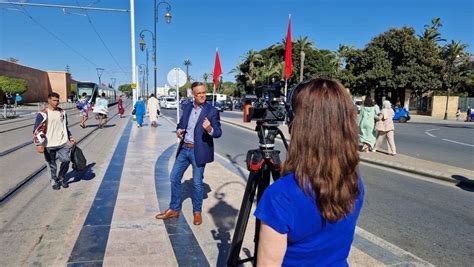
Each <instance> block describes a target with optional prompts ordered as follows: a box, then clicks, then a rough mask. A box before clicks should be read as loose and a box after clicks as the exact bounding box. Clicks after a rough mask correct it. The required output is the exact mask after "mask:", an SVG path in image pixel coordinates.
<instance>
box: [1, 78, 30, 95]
mask: <svg viewBox="0 0 474 267" xmlns="http://www.w3.org/2000/svg"><path fill="white" fill-rule="evenodd" d="M26 90H28V82H27V81H25V80H23V79H16V78H10V77H7V76H0V91H1V92H2V93H4V94H6V93H10V94H11V95H15V94H20V95H21V94H23V93H25V92H26Z"/></svg>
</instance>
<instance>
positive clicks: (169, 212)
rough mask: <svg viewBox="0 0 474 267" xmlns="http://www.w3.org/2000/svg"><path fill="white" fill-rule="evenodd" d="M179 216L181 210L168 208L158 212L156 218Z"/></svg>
mask: <svg viewBox="0 0 474 267" xmlns="http://www.w3.org/2000/svg"><path fill="white" fill-rule="evenodd" d="M178 217H179V211H174V210H171V209H167V210H165V212H163V213H160V214H157V215H156V216H155V219H158V220H165V219H169V218H178Z"/></svg>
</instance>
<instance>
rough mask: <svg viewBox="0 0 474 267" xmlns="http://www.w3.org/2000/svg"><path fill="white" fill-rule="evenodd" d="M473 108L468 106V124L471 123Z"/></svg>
mask: <svg viewBox="0 0 474 267" xmlns="http://www.w3.org/2000/svg"><path fill="white" fill-rule="evenodd" d="M471 112H472V110H471V107H470V106H467V111H466V121H467V122H470V121H471Z"/></svg>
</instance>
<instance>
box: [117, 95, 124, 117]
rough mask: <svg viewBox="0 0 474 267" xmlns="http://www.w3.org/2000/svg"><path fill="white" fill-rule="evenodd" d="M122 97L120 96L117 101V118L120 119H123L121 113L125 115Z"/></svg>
mask: <svg viewBox="0 0 474 267" xmlns="http://www.w3.org/2000/svg"><path fill="white" fill-rule="evenodd" d="M122 97H123V96H122V95H120V97H119V99H118V105H117V106H118V113H119V116H120V118H123V113H125V108H124V107H123V99H122Z"/></svg>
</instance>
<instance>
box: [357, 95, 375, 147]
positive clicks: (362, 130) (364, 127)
mask: <svg viewBox="0 0 474 267" xmlns="http://www.w3.org/2000/svg"><path fill="white" fill-rule="evenodd" d="M374 104H375V103H374V101H373V100H372V97H370V95H368V96H366V97H365V100H364V104H363V106H362V108H361V110H360V113H359V142H360V143H361V144H362V151H363V152H369V151H371V150H373V149H374V146H375V139H376V137H375V134H374V128H375V118H376V117H377V115H378V114H377V109H376V108H375V106H374Z"/></svg>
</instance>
